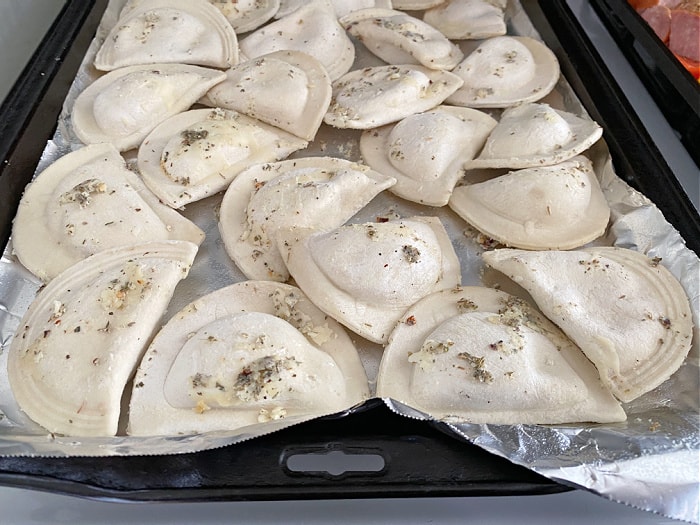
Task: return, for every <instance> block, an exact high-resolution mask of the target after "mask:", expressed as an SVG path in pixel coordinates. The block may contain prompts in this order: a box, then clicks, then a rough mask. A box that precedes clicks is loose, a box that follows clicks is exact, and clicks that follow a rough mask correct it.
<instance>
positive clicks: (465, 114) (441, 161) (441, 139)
mask: <svg viewBox="0 0 700 525" xmlns="http://www.w3.org/2000/svg"><path fill="white" fill-rule="evenodd" d="M495 125H496V120H494V119H493V118H492V117H490V116H489V115H487V114H486V113H483V112H481V111H479V110H476V109H470V108H460V107H454V106H438V107H436V108H434V109H432V110H430V111H426V112H424V113H418V114H415V115H409V116H408V117H406V118H404V119H403V120H401V121H400V122H398V123H396V124H395V125H391V124H390V125H387V126H382V127H380V128H375V129H370V130H366V131H365V132H363V133H362V136H361V137H360V152H361V153H362V158H363V159H364V160H365V162H366V163H367V164H369V165H370V166H371V167H372V168H374V169H375V170H377V171H379V172H381V173H385V174H387V175H391V176H392V177H396V180H397V182H396V184H395V185H394V186H392V187H391V188H389V191H391V192H392V193H394V194H395V195H398V196H399V197H402V198H404V199H407V200H410V201H413V202H418V203H420V204H426V205H429V206H444V205H445V204H447V201H448V200H449V199H450V195H451V194H452V190H453V189H454V187H455V184H457V181H458V180H459V179H460V177H461V176H462V175H463V174H464V170H463V165H464V163H465V162H467V161H468V160H471V159H473V158H474V156H475V155H476V154H477V153H478V152H479V151H481V148H482V147H483V145H484V142H485V141H486V137H488V135H489V133H490V132H491V130H492V129H493V128H494V126H495Z"/></svg>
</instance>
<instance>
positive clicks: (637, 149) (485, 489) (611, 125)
mask: <svg viewBox="0 0 700 525" xmlns="http://www.w3.org/2000/svg"><path fill="white" fill-rule="evenodd" d="M522 4H523V7H524V8H525V10H526V12H527V14H528V15H529V16H530V18H531V20H532V22H533V24H534V25H535V27H536V28H537V29H538V31H539V32H540V33H541V36H542V37H543V39H544V40H545V42H546V43H547V44H548V45H549V46H550V48H551V49H552V50H553V51H554V52H555V53H556V55H557V57H558V58H559V61H560V63H561V66H562V71H563V73H564V75H565V76H566V77H567V79H568V80H569V83H570V84H571V85H572V86H573V88H574V90H575V91H576V94H577V95H578V96H579V98H580V100H581V101H582V102H583V104H584V105H585V106H586V109H587V110H588V111H589V113H590V114H591V116H592V117H593V118H594V119H595V120H596V121H598V122H599V123H600V124H601V125H602V126H603V128H604V129H605V139H606V141H607V143H608V145H609V148H610V151H611V154H612V158H613V162H614V164H615V168H616V170H617V173H618V174H619V176H620V177H621V178H623V179H624V180H625V181H627V182H628V183H629V184H631V185H632V186H634V187H635V188H636V189H638V190H640V191H642V192H643V193H644V194H646V195H647V196H648V197H650V198H651V199H652V200H653V201H654V202H655V203H656V204H657V205H658V207H659V208H660V209H661V210H662V211H663V212H664V214H665V215H666V217H667V219H668V220H669V222H671V223H672V224H673V225H674V226H675V227H676V228H677V229H678V230H679V231H680V232H681V234H682V235H683V236H684V238H685V239H686V242H687V244H688V246H689V247H690V248H691V249H693V250H694V251H695V252H696V253H697V252H700V221H699V220H698V217H697V215H696V214H695V212H694V211H693V208H692V205H691V204H690V202H689V201H688V199H687V197H686V196H685V193H684V192H683V190H682V188H681V187H680V185H679V184H678V181H677V180H676V178H675V177H674V175H673V173H672V172H671V170H670V168H669V167H668V166H667V165H666V164H665V162H664V161H663V159H662V157H661V155H660V154H659V153H658V150H656V148H655V146H654V145H653V142H652V141H651V139H650V137H649V136H648V134H647V133H646V131H645V130H644V129H643V126H642V125H641V123H640V121H639V120H638V119H637V117H636V115H635V114H634V112H633V111H632V110H631V109H630V106H629V104H628V102H627V101H626V99H625V97H624V95H623V93H622V92H621V91H620V89H619V87H618V86H617V84H616V83H615V81H614V80H613V78H612V76H611V75H610V73H609V71H607V70H606V69H605V66H604V65H603V64H602V61H601V60H600V57H599V56H598V55H597V53H596V51H595V49H594V48H593V46H592V45H591V43H590V41H589V40H588V39H587V37H586V36H585V34H584V33H583V31H582V29H581V27H580V26H579V25H578V22H577V21H576V19H575V17H574V16H573V14H572V13H571V11H570V10H569V9H568V7H567V6H566V5H565V4H563V3H559V2H556V3H555V2H551V3H546V5H539V4H538V3H537V2H535V1H523V2H522ZM543 4H545V3H543ZM105 5H106V0H94V1H92V2H85V1H80V0H69V1H68V2H66V6H65V8H64V10H63V11H62V13H61V15H60V16H59V17H58V19H57V21H56V23H55V24H54V26H53V27H52V29H51V30H50V31H49V33H48V34H49V36H47V38H46V39H45V41H44V42H43V43H42V45H41V46H40V49H39V50H38V52H37V53H36V55H35V56H34V58H33V60H32V62H31V63H30V65H29V66H28V67H27V69H26V70H25V71H24V73H23V75H22V77H21V78H20V80H19V81H18V83H17V85H16V86H15V88H14V89H13V91H12V92H11V93H10V95H9V97H8V99H7V101H6V103H5V104H4V105H3V106H2V108H1V109H0V122H1V123H2V124H1V125H2V128H1V129H0V155H1V156H2V158H3V162H2V164H0V231H1V235H2V239H1V241H0V242H1V243H2V245H3V246H4V245H5V243H6V242H7V238H8V236H9V231H10V227H11V220H12V217H13V216H14V213H15V209H16V206H17V203H18V201H19V198H20V196H21V193H22V190H23V188H24V186H25V185H26V183H27V182H28V181H29V180H30V179H31V177H32V175H33V173H34V170H35V167H36V165H37V163H38V162H39V160H40V157H41V154H42V151H43V148H44V146H45V144H46V141H47V140H48V139H49V138H50V137H51V136H52V134H53V131H54V128H55V125H56V121H57V117H58V114H59V112H60V110H61V106H62V101H63V99H64V97H65V95H66V92H67V90H68V88H69V86H70V83H71V81H72V79H73V77H74V76H75V73H76V71H77V69H78V67H79V64H80V61H81V59H82V56H83V55H84V53H85V50H86V48H87V46H88V45H89V43H90V40H91V39H92V37H93V35H94V31H95V28H96V27H97V24H98V23H99V20H100V17H101V13H102V11H103V10H104V8H105ZM659 181H663V182H662V183H660V182H659ZM332 454H336V457H337V455H338V454H340V455H341V456H342V457H343V458H346V459H348V458H349V463H348V464H347V466H346V467H344V468H343V469H340V470H338V471H334V470H331V469H328V468H326V466H321V467H318V468H314V467H304V468H301V469H299V468H296V467H295V466H294V461H293V460H294V459H295V458H297V457H299V456H306V457H309V458H313V457H319V456H321V457H331V455H332ZM358 459H359V460H360V461H353V460H358ZM365 459H367V460H370V466H367V465H368V463H367V462H366V461H364V460H365ZM357 465H359V467H357ZM0 484H3V485H8V486H18V487H29V488H34V489H38V490H47V491H51V492H57V493H64V494H73V495H79V496H84V497H90V498H98V499H110V500H115V499H116V500H122V501H157V500H177V501H195V500H199V501H202V500H265V499H268V500H269V499H275V500H282V499H311V498H314V499H315V498H354V497H408V496H410V497H415V496H447V495H455V496H467V495H514V494H547V493H555V492H561V491H565V490H569V488H570V487H568V486H565V485H562V484H559V483H556V482H554V481H551V480H549V479H547V478H545V477H542V476H540V475H538V474H536V473H534V472H533V471H530V470H528V469H526V468H523V467H520V466H517V465H514V464H512V463H511V462H509V461H507V460H505V459H503V458H500V457H498V456H496V455H492V454H490V453H487V452H485V451H484V450H483V449H481V448H480V447H478V446H475V445H472V444H470V443H468V442H466V441H465V440H464V439H461V438H459V437H458V436H457V435H456V434H455V433H454V432H452V431H451V430H450V428H449V427H448V426H447V425H443V424H441V423H433V422H426V421H419V420H413V419H409V418H406V417H403V416H399V415H397V414H394V413H393V412H392V411H390V410H389V409H388V408H387V407H386V405H384V404H383V402H381V401H380V400H372V401H369V402H368V403H366V404H365V405H364V406H363V407H362V408H361V409H359V410H355V411H353V412H351V413H348V414H343V415H340V416H337V417H328V418H321V419H318V420H315V421H311V422H308V423H303V424H300V425H297V426H293V427H290V428H287V429H285V430H282V431H279V432H276V433H273V434H270V435H267V436H262V437H258V438H255V439H252V440H249V441H246V442H242V443H238V444H236V445H232V446H229V447H225V448H220V449H214V450H208V451H204V452H197V453H188V454H178V455H167V456H136V457H133V456H132V457H97V458H96V457H91V458H81V457H68V458H66V457H63V458H47V457H16V456H15V457H0Z"/></svg>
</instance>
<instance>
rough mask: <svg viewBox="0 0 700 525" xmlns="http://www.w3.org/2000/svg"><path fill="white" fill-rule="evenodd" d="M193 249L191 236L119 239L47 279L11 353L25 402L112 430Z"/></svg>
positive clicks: (72, 424)
mask: <svg viewBox="0 0 700 525" xmlns="http://www.w3.org/2000/svg"><path fill="white" fill-rule="evenodd" d="M196 253H197V245H195V244H192V243H190V242H186V241H162V242H150V243H145V244H139V245H135V246H130V247H125V248H124V247H122V248H113V249H109V250H105V251H102V252H100V253H98V254H96V255H92V256H90V257H88V258H87V259H84V260H82V261H80V262H78V263H76V264H75V265H73V266H71V267H69V268H68V269H67V270H66V271H64V272H62V273H61V274H60V275H58V276H57V277H56V278H55V279H53V280H52V281H51V282H49V283H48V284H47V285H46V287H45V288H43V289H42V290H41V291H40V292H39V294H38V295H37V297H36V299H35V300H34V301H33V302H32V304H31V305H30V307H29V310H28V311H27V312H26V314H25V315H24V317H23V319H22V323H21V325H20V328H19V330H18V332H17V336H16V337H15V338H14V339H13V340H12V344H11V346H10V351H9V355H8V362H7V371H8V377H9V380H10V386H11V387H12V392H13V394H14V397H15V400H16V401H17V403H18V404H19V406H20V408H21V409H22V411H24V412H25V413H26V414H27V415H28V416H29V417H30V418H31V419H33V420H34V421H36V422H37V423H39V424H40V425H41V426H43V427H44V428H46V429H47V430H48V431H49V432H53V433H58V434H65V435H67V436H113V435H115V434H116V433H117V429H118V425H119V419H120V414H121V401H122V394H123V391H124V387H125V385H126V383H127V381H128V380H129V379H130V378H131V377H132V375H133V373H134V370H135V368H136V365H137V364H138V363H139V360H140V359H141V355H142V354H143V352H144V350H145V349H146V346H147V345H148V342H149V341H150V338H151V337H152V336H153V334H154V333H155V331H156V330H157V328H158V325H159V323H160V322H161V317H162V315H163V314H164V312H165V309H166V307H167V306H168V303H169V301H170V298H171V297H172V294H173V292H174V289H175V286H176V285H177V283H178V282H179V281H180V280H181V279H184V278H185V277H186V276H187V273H188V272H189V269H190V266H191V265H192V262H193V260H194V257H195V254H196Z"/></svg>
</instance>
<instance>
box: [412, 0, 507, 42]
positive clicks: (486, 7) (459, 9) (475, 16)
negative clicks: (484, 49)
mask: <svg viewBox="0 0 700 525" xmlns="http://www.w3.org/2000/svg"><path fill="white" fill-rule="evenodd" d="M499 4H500V5H499ZM505 4H506V1H505V0H502V1H501V2H500V3H499V2H496V1H494V0H445V1H444V2H442V3H441V4H440V5H438V6H435V7H433V8H431V9H428V10H426V11H425V13H424V14H423V21H424V22H426V23H428V24H430V25H431V26H433V27H434V28H435V29H437V30H438V31H440V32H441V33H442V34H443V35H445V36H446V37H447V38H450V39H454V40H467V39H469V40H471V39H482V38H490V37H493V36H501V35H505V34H506V21H505V13H504V10H505V7H506V6H505Z"/></svg>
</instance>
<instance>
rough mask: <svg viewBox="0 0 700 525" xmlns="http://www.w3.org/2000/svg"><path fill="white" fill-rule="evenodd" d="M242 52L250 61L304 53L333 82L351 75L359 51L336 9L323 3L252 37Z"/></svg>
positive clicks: (242, 45)
mask: <svg viewBox="0 0 700 525" xmlns="http://www.w3.org/2000/svg"><path fill="white" fill-rule="evenodd" d="M240 49H241V52H242V53H243V55H245V57H246V58H247V59H253V58H257V57H259V56H262V55H267V54H268V53H272V52H273V51H281V50H294V51H301V52H303V53H306V54H307V55H311V56H312V57H314V58H316V59H317V60H318V61H319V62H320V63H321V64H323V67H324V68H326V71H327V72H328V75H329V76H330V78H331V80H335V79H336V78H339V77H341V76H342V75H343V74H345V73H346V72H347V71H349V70H350V68H351V67H352V63H353V61H354V60H355V47H354V46H353V44H352V41H351V40H350V38H349V37H348V35H347V34H346V33H345V30H344V29H343V28H342V26H341V25H340V24H339V23H338V19H337V18H336V16H335V13H334V12H333V9H332V8H331V7H330V6H329V5H328V4H326V3H325V2H322V1H319V0H316V1H313V2H308V3H306V4H305V5H303V6H302V7H300V8H299V9H297V10H296V11H293V12H292V13H290V14H289V15H287V16H285V17H283V18H280V19H279V20H276V21H274V22H272V23H270V24H268V25H266V26H264V27H261V28H260V29H258V30H256V31H255V32H253V33H251V34H250V35H248V36H247V37H245V38H244V39H243V40H241V42H240Z"/></svg>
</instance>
